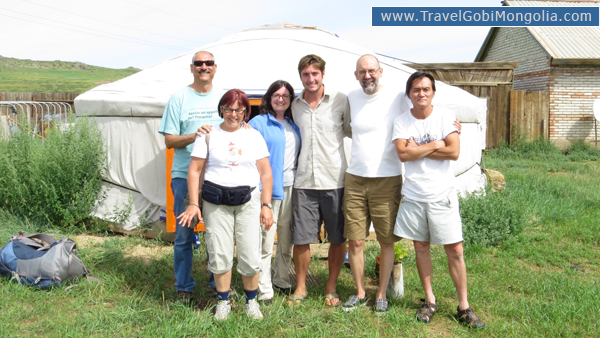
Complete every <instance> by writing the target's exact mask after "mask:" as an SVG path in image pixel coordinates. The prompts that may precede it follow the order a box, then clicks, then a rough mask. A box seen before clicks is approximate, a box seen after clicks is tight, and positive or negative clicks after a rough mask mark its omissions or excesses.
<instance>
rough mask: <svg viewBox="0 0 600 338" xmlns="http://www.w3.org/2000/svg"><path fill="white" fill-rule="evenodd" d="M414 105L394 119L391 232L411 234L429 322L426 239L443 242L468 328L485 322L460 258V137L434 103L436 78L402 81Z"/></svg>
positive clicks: (431, 300) (423, 316)
mask: <svg viewBox="0 0 600 338" xmlns="http://www.w3.org/2000/svg"><path fill="white" fill-rule="evenodd" d="M406 96H408V98H409V99H410V100H411V102H412V104H413V108H412V109H410V110H409V111H408V112H406V113H404V114H402V115H400V116H398V117H397V118H396V120H395V121H394V133H393V136H392V140H393V142H394V144H395V146H396V151H397V153H398V157H399V158H400V160H401V161H402V162H404V169H405V172H404V185H403V186H402V203H401V204H400V210H399V211H398V217H397V219H396V225H395V229H394V234H395V235H397V236H400V237H403V238H407V239H411V240H413V244H414V247H415V256H416V257H415V258H416V262H417V269H418V270H419V277H420V279H421V285H422V286H423V290H424V291H425V301H424V303H423V305H422V307H421V309H420V310H419V311H418V312H417V314H416V316H417V319H418V320H419V321H421V322H424V323H429V322H430V321H431V319H432V317H433V315H434V314H435V313H436V312H437V302H436V298H435V295H434V294H433V289H432V286H431V275H432V270H433V268H432V262H431V253H430V245H431V244H436V245H443V246H444V250H445V251H446V256H447V257H448V268H449V270H450V277H451V278H452V281H453V282H454V286H455V287H456V292H457V293H458V308H457V311H458V312H457V314H456V315H455V316H456V317H457V320H458V321H459V322H461V323H465V324H467V325H468V326H469V327H471V328H478V329H482V328H484V326H485V325H484V324H483V322H482V321H481V320H480V319H479V317H477V315H476V314H475V312H473V309H471V307H470V306H469V301H468V300H467V269H466V266H465V261H464V259H463V245H462V242H463V237H462V223H461V219H460V212H459V208H458V197H457V194H456V190H455V188H454V181H455V177H454V171H453V168H452V161H456V160H457V159H458V156H459V153H460V139H459V136H458V130H457V128H456V126H454V125H453V121H454V119H455V116H454V113H453V112H452V111H450V110H448V109H445V108H443V107H439V106H434V105H432V100H433V98H434V97H435V79H434V78H433V76H432V75H431V74H429V73H426V72H415V73H414V74H412V75H411V76H410V77H409V78H408V81H407V83H406Z"/></svg>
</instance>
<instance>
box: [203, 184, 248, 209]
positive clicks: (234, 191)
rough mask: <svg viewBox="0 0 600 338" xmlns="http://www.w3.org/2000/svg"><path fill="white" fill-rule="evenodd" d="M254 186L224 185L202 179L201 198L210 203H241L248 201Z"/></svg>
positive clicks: (234, 204)
mask: <svg viewBox="0 0 600 338" xmlns="http://www.w3.org/2000/svg"><path fill="white" fill-rule="evenodd" d="M255 188H256V187H254V188H251V187H250V186H249V185H241V186H238V187H224V186H222V185H218V184H216V183H213V182H211V181H204V185H203V186H202V199H203V200H205V201H207V202H208V203H212V204H219V205H221V204H222V205H231V206H236V205H242V204H245V203H247V202H248V201H250V199H251V198H252V191H253V190H254V189H255Z"/></svg>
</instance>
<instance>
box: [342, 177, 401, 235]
mask: <svg viewBox="0 0 600 338" xmlns="http://www.w3.org/2000/svg"><path fill="white" fill-rule="evenodd" d="M400 190H402V176H401V175H398V176H392V177H360V176H355V175H352V174H349V173H346V187H345V191H344V216H345V219H346V223H345V227H344V230H345V231H344V237H346V238H348V239H349V240H362V239H365V238H367V236H369V227H370V225H371V222H373V228H375V233H376V234H377V240H378V241H379V242H381V243H395V242H397V241H399V240H400V238H399V237H397V236H395V235H394V223H395V221H396V215H397V214H398V205H399V203H400Z"/></svg>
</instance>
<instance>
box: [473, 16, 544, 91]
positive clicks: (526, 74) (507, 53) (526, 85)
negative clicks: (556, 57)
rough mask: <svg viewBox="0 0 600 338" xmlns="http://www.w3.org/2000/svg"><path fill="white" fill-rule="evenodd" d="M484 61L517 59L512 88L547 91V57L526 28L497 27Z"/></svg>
mask: <svg viewBox="0 0 600 338" xmlns="http://www.w3.org/2000/svg"><path fill="white" fill-rule="evenodd" d="M485 61H517V62H519V67H518V68H517V69H515V80H514V84H513V88H514V89H516V90H530V91H535V92H547V91H548V76H549V74H550V65H549V61H550V58H549V56H548V54H547V53H546V52H545V51H544V49H543V48H542V47H541V46H540V44H539V43H538V42H537V41H536V40H535V38H534V37H533V36H532V35H531V34H530V33H529V31H528V30H527V28H524V27H519V28H512V27H503V28H500V29H499V30H498V33H497V34H496V37H495V38H494V42H493V43H492V46H491V47H490V49H489V50H488V53H487V55H486V56H485Z"/></svg>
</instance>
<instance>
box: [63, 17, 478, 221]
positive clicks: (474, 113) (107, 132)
mask: <svg viewBox="0 0 600 338" xmlns="http://www.w3.org/2000/svg"><path fill="white" fill-rule="evenodd" d="M200 50H205V51H209V52H211V53H212V54H213V55H214V57H215V62H216V64H217V66H218V67H217V72H216V74H215V78H214V85H215V87H216V88H223V89H225V90H227V89H231V88H240V89H242V90H243V91H245V92H246V93H247V94H248V95H249V96H250V98H251V99H260V98H261V97H262V95H263V93H264V92H265V91H266V89H267V88H268V87H269V85H270V84H271V83H272V82H273V81H275V80H279V79H282V80H286V81H288V82H290V83H291V84H292V86H293V87H294V89H295V90H296V93H297V94H298V93H300V91H301V90H302V84H301V82H300V78H299V75H298V70H297V67H298V61H299V60H300V58H301V57H302V56H304V55H307V54H316V55H319V56H321V57H322V58H323V59H324V60H325V61H326V62H327V64H326V68H325V76H324V80H323V83H324V84H325V85H326V86H331V87H332V88H337V89H338V90H340V91H343V92H346V93H348V92H350V91H351V90H353V89H356V88H359V84H358V81H356V79H355V77H354V70H355V68H356V61H357V59H358V58H359V57H360V56H361V55H364V54H374V55H377V53H375V52H374V51H371V50H368V49H365V48H363V47H360V46H357V45H355V44H353V43H350V42H348V41H345V40H344V39H342V38H341V37H339V36H337V35H336V34H335V33H332V32H328V31H325V30H322V29H317V28H316V27H306V26H300V25H293V24H286V23H280V24H272V25H263V26H258V27H254V28H250V29H246V30H243V31H240V32H237V33H234V34H231V35H229V36H227V37H224V38H222V39H220V40H217V41H215V42H213V43H210V44H207V45H204V46H201V47H198V48H196V49H194V50H191V51H189V52H188V53H185V54H182V55H179V56H177V57H175V58H173V59H170V60H167V61H164V62H162V63H160V64H158V65H156V66H153V67H151V68H148V69H146V70H143V71H141V72H139V73H137V74H134V75H131V76H129V77H127V78H124V79H121V80H119V81H116V82H113V83H109V84H105V85H101V86H98V87H96V88H94V89H92V90H90V91H87V92H85V93H83V94H81V95H79V96H78V97H77V98H76V99H75V109H76V111H77V116H78V117H79V116H93V117H94V118H95V120H96V121H97V123H98V126H99V127H100V129H101V130H102V133H103V135H104V137H105V141H106V147H107V150H108V153H109V155H108V161H109V164H110V170H109V171H108V173H107V177H106V181H105V188H106V193H107V198H106V199H105V200H104V201H103V202H102V203H101V204H100V205H98V206H97V207H96V208H95V209H94V215H95V216H98V217H100V218H103V219H107V220H115V219H117V218H118V217H117V216H118V215H119V214H121V215H122V214H123V211H126V210H124V209H125V207H126V206H130V207H131V212H130V213H128V217H127V219H126V220H123V219H122V220H121V221H122V223H121V224H120V226H121V227H122V228H123V229H125V230H132V229H135V228H136V227H139V226H144V224H147V223H148V224H149V223H153V222H157V221H164V219H165V215H166V210H167V208H166V206H167V170H166V163H167V160H166V158H167V152H166V149H165V144H164V137H163V136H162V135H161V134H159V133H158V127H159V124H160V120H161V117H162V114H163V110H164V107H165V105H166V103H167V101H168V100H169V98H170V96H171V95H172V94H173V93H174V92H176V91H177V90H179V89H181V88H183V87H184V86H186V85H188V84H190V83H191V82H192V81H193V78H192V74H191V73H190V63H191V59H192V56H193V54H194V53H195V52H197V51H200ZM377 57H378V58H379V61H380V64H381V67H382V68H383V77H382V78H381V81H380V83H381V84H383V85H384V86H394V87H396V88H397V89H398V91H399V92H401V91H404V87H405V84H406V80H407V78H408V77H409V75H410V74H411V73H413V72H414V71H415V70H414V69H412V68H409V67H406V66H404V65H402V64H401V61H399V60H398V61H396V60H394V59H392V58H389V57H385V56H381V55H377ZM434 104H435V105H440V106H446V107H448V108H450V109H452V110H453V111H454V112H455V114H456V115H457V117H458V119H459V121H460V122H461V124H462V133H461V135H460V138H461V153H460V158H459V159H458V161H457V162H456V163H455V175H456V176H457V178H458V179H457V181H458V186H459V189H460V191H461V192H465V191H474V190H477V189H481V188H482V187H483V186H484V185H485V176H483V175H482V173H481V168H480V163H481V154H482V150H483V149H485V135H486V130H485V128H486V111H487V107H486V100H485V99H480V98H477V97H475V96H473V95H471V94H469V93H467V92H465V91H463V90H461V89H458V88H456V87H452V86H449V85H445V84H444V83H441V82H438V83H437V92H436V97H435V99H434ZM403 105H404V106H405V108H406V109H409V108H410V105H411V104H410V101H409V100H408V99H406V100H405V102H403ZM349 142H351V141H350V140H348V144H346V148H347V154H349V153H350V152H349Z"/></svg>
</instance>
